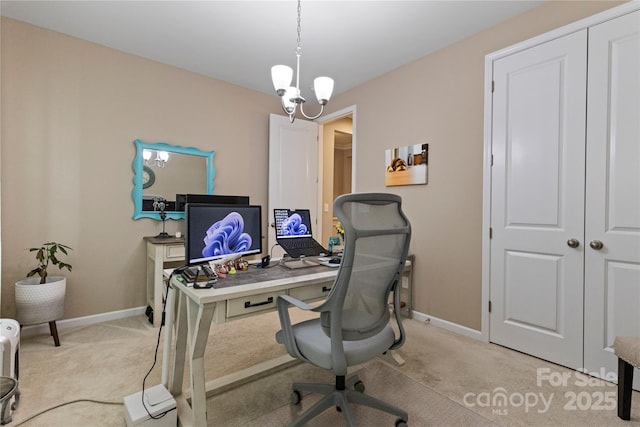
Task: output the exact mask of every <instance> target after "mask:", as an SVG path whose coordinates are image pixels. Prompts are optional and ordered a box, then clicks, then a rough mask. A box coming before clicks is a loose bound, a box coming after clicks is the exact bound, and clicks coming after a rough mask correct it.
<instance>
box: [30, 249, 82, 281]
mask: <svg viewBox="0 0 640 427" xmlns="http://www.w3.org/2000/svg"><path fill="white" fill-rule="evenodd" d="M68 250H72V249H71V248H70V247H69V246H67V245H63V244H62V243H56V242H48V243H44V244H43V245H42V246H40V247H39V248H30V249H29V252H35V253H36V260H38V266H37V267H36V268H34V269H33V270H31V271H30V272H29V273H27V277H31V276H35V275H36V274H37V275H39V276H40V283H46V282H47V268H49V264H51V265H55V266H56V267H58V268H59V269H60V270H62V269H64V268H66V269H67V270H69V271H71V265H70V264H67V263H66V262H63V261H60V260H59V259H58V251H60V252H61V253H63V254H65V255H69V253H68V252H67V251H68Z"/></svg>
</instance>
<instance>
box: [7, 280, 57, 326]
mask: <svg viewBox="0 0 640 427" xmlns="http://www.w3.org/2000/svg"><path fill="white" fill-rule="evenodd" d="M15 290H16V320H17V321H18V322H19V323H20V324H21V325H22V326H25V325H37V324H39V323H46V322H52V321H54V320H58V319H61V318H62V317H63V316H64V297H65V294H66V291H67V279H66V278H65V277H62V276H48V277H47V283H43V284H40V277H30V278H28V279H25V280H21V281H19V282H17V283H16V286H15Z"/></svg>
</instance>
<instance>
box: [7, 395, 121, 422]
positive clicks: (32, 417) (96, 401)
mask: <svg viewBox="0 0 640 427" xmlns="http://www.w3.org/2000/svg"><path fill="white" fill-rule="evenodd" d="M80 402H89V403H99V404H101V405H124V402H106V401H103V400H93V399H76V400H72V401H70V402H64V403H61V404H59V405H55V406H52V407H51V408H47V409H45V410H43V411H40V412H38V413H37V414H35V415H32V416H30V417H29V418H27V419H26V420H22V421H20V422H19V423H18V424H16V425H15V427H18V426H21V425H22V424H24V423H26V422H28V421H31V420H32V419H34V418H36V417H39V416H40V415H42V414H45V413H47V412H49V411H52V410H54V409H58V408H62V407H63V406H67V405H71V404H74V403H80Z"/></svg>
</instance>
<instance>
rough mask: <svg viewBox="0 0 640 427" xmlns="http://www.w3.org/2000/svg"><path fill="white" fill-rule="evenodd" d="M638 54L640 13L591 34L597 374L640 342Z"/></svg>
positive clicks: (592, 348)
mask: <svg viewBox="0 0 640 427" xmlns="http://www.w3.org/2000/svg"><path fill="white" fill-rule="evenodd" d="M639 53H640V12H638V11H637V12H634V13H631V14H628V15H625V16H622V17H620V18H617V19H614V20H611V21H608V22H605V23H603V24H600V25H596V26H594V27H592V28H590V29H589V79H588V98H589V103H588V106H587V179H586V185H587V191H586V216H585V240H586V242H587V244H586V248H585V314H586V315H585V355H584V364H585V368H586V369H587V370H588V371H590V372H596V373H597V372H602V371H604V372H611V373H615V372H617V358H616V357H615V355H614V354H613V348H612V346H613V341H614V339H615V337H616V336H617V335H634V336H640V310H639V309H638V307H640V77H639V76H640V54H639ZM598 242H601V244H602V247H601V248H600V249H598V248H599V243H598ZM589 243H592V244H593V245H594V246H595V248H594V247H591V246H589ZM639 377H640V374H639V373H637V371H636V375H635V381H634V388H636V389H639V388H640V378H639Z"/></svg>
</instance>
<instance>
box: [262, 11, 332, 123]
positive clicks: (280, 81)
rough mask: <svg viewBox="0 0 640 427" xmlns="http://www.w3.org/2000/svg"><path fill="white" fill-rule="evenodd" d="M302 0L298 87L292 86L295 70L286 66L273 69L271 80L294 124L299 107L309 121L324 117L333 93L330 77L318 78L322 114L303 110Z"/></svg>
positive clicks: (298, 52)
mask: <svg viewBox="0 0 640 427" xmlns="http://www.w3.org/2000/svg"><path fill="white" fill-rule="evenodd" d="M301 55H302V48H301V47H300V0H298V47H297V48H296V58H297V59H296V85H295V87H294V86H291V79H292V77H293V70H292V69H291V67H288V66H286V65H274V66H273V67H271V79H272V80H273V87H274V88H275V89H276V93H277V94H278V96H279V97H280V99H281V101H282V109H283V110H284V112H285V113H286V114H287V115H288V116H289V122H291V123H293V121H294V120H295V118H296V111H297V109H298V105H299V106H300V113H302V115H303V116H304V117H306V118H307V119H309V120H314V119H317V118H318V117H320V116H321V115H322V112H323V111H324V106H325V105H326V104H327V102H329V98H331V93H332V92H333V79H332V78H329V77H316V79H315V80H314V81H313V89H314V91H315V93H316V98H317V99H318V103H319V104H320V112H319V113H318V114H317V115H315V116H308V115H307V114H305V112H304V110H303V104H304V102H305V99H304V98H303V97H302V95H301V94H300V56H301Z"/></svg>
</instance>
